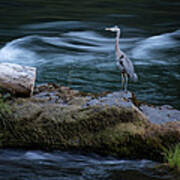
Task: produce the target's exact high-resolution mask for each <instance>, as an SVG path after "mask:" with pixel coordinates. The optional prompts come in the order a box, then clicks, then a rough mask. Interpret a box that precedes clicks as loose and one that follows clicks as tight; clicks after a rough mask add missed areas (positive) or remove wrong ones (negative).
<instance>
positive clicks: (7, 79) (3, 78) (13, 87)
mask: <svg viewBox="0 0 180 180" xmlns="http://www.w3.org/2000/svg"><path fill="white" fill-rule="evenodd" d="M35 79H36V68H34V67H28V66H21V65H18V64H11V63H0V88H1V89H3V90H5V91H8V92H10V93H11V94H13V95H16V96H31V95H32V94H33V90H34V84H35Z"/></svg>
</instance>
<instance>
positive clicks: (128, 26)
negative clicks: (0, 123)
mask: <svg viewBox="0 0 180 180" xmlns="http://www.w3.org/2000/svg"><path fill="white" fill-rule="evenodd" d="M113 25H118V26H120V27H121V30H122V34H121V39H120V48H121V49H122V50H123V51H124V52H125V53H126V54H127V55H128V56H129V58H130V59H131V60H132V62H133V63H134V65H135V69H136V72H137V74H138V76H139V81H138V82H137V83H130V84H129V90H131V91H134V92H135V93H136V95H137V96H138V99H140V100H142V101H146V102H149V103H153V104H170V105H172V106H174V107H176V108H178V109H179V108H180V93H179V92H180V2H179V0H173V1H172V0H156V1H154V0H131V1H122V0H111V1H110V0H91V1H82V0H79V1H72V0H68V1H67V0H29V1H27V0H13V1H7V0H0V62H12V63H18V64H22V65H30V66H35V67H37V71H38V76H37V83H39V84H40V83H44V82H55V83H58V84H60V85H68V86H70V87H72V88H74V89H79V90H81V91H88V92H102V91H118V90H119V89H120V87H121V86H120V72H119V70H118V69H117V68H116V65H115V55H114V43H115V34H113V33H111V32H106V31H105V30H104V28H105V27H109V26H113ZM153 165H154V162H151V161H146V160H141V161H124V160H116V159H108V158H107V159H106V158H100V157H94V156H93V157H91V156H81V155H73V154H68V153H67V154H66V153H61V152H59V153H45V152H33V151H29V152H28V151H8V150H1V152H0V178H1V179H3V180H4V179H13V180H14V179H18V180H19V179H23V180H25V179H36V180H37V179H40V180H45V179H50V180H52V179H54V180H55V179H61V180H62V179H72V180H74V179H78V180H79V179H95V180H96V179H98V180H99V179H108V180H109V179H113V180H121V179H122V180H129V179H131V180H132V179H133V180H134V179H135V178H136V179H137V180H141V179H143V180H146V179H147V180H149V179H150V180H154V179H162V178H166V179H168V175H165V177H164V176H162V177H160V176H158V177H156V176H153V173H152V172H151V173H148V171H144V169H146V168H148V167H151V166H153ZM5 177H6V178H5Z"/></svg>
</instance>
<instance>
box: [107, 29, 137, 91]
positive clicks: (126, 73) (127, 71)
mask: <svg viewBox="0 0 180 180" xmlns="http://www.w3.org/2000/svg"><path fill="white" fill-rule="evenodd" d="M106 30H108V31H112V32H116V44H115V52H116V64H117V67H118V68H119V69H120V71H121V78H122V87H123V89H125V90H127V85H128V78H131V79H132V80H133V81H137V75H136V73H135V72H134V66H133V64H132V62H131V61H130V59H129V58H128V57H127V56H126V54H125V53H124V52H123V51H121V50H120V48H119V38H120V29H119V28H118V27H117V26H115V27H113V28H106Z"/></svg>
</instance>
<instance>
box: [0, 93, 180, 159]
mask: <svg viewBox="0 0 180 180" xmlns="http://www.w3.org/2000/svg"><path fill="white" fill-rule="evenodd" d="M78 99H79V102H80V103H78ZM87 99H88V98H86V97H85V96H81V95H78V96H76V97H75V98H70V99H69V102H67V103H66V105H62V104H60V103H54V102H53V103H52V102H49V101H47V100H43V99H34V98H29V99H22V98H19V99H16V100H15V101H13V102H12V101H11V102H9V106H10V108H11V112H12V113H11V114H10V115H7V116H6V117H4V119H3V122H5V123H6V124H5V126H4V125H3V123H0V148H28V149H48V150H52V149H61V150H78V151H79V150H80V151H83V152H96V153H99V154H103V155H114V156H117V157H123V158H147V159H155V160H162V157H163V156H162V154H161V153H162V149H163V147H164V146H169V145H172V144H175V143H177V142H180V122H173V123H167V124H163V125H157V124H152V123H151V122H150V121H149V120H148V119H147V118H146V116H145V115H144V114H143V113H142V112H141V111H139V110H138V108H136V107H135V106H132V107H122V106H108V105H93V106H89V107H87V106H83V104H84V103H85V102H86V101H87Z"/></svg>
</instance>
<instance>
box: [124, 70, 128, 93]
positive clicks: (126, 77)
mask: <svg viewBox="0 0 180 180" xmlns="http://www.w3.org/2000/svg"><path fill="white" fill-rule="evenodd" d="M124 76H125V88H124V90H125V91H127V87H128V75H127V74H126V73H125V75H124Z"/></svg>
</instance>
